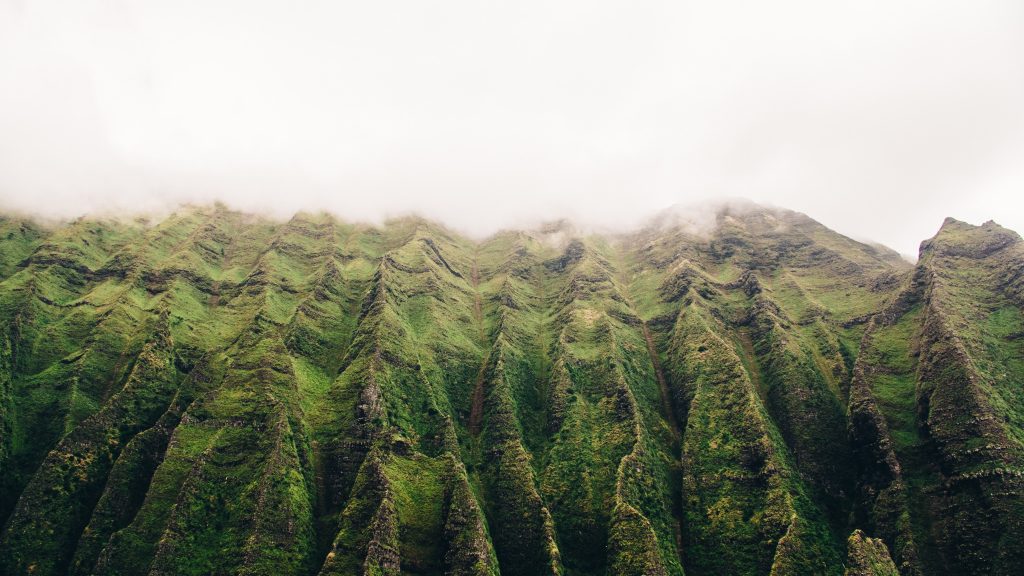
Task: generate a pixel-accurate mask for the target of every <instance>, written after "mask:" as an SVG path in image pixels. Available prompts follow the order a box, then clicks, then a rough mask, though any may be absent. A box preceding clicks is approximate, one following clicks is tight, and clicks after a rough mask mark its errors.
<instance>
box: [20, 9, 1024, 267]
mask: <svg viewBox="0 0 1024 576" xmlns="http://www.w3.org/2000/svg"><path fill="white" fill-rule="evenodd" d="M0 88H2V89H0V210H4V211H17V212H20V213H29V214H35V215H40V216H43V217H48V218H58V219H59V218H74V217H77V216H80V215H84V214H103V213H147V212H166V211H168V210H171V209H173V208H174V207H176V206H178V205H180V204H183V203H198V204H204V203H213V202H216V201H222V202H224V203H225V204H227V205H228V206H231V207H233V208H236V209H239V210H245V211H253V212H260V213H265V214H272V215H275V216H277V217H287V216H289V215H290V214H292V213H294V212H297V211H302V210H306V211H317V210H324V211H327V212H331V213H333V214H337V215H338V216H340V217H342V218H345V219H347V220H369V221H379V220H381V219H382V218H385V217H387V216H389V215H397V214H405V213H417V214H421V215H423V216H424V217H427V218H431V219H434V220H437V221H440V222H443V223H445V224H446V225H449V226H451V227H453V228H455V229H458V230H460V231H464V232H466V233H468V234H471V235H474V236H482V235H486V234H487V233H489V232H493V231H495V230H498V229H500V228H509V227H522V226H524V225H526V224H529V223H532V222H538V221H542V220H551V219H558V218H568V219H570V220H572V221H574V222H579V223H581V224H584V225H587V226H593V227H599V228H616V229H622V228H628V227H632V226H636V225H637V224H639V223H640V222H641V221H642V220H643V219H645V218H648V217H650V216H652V215H653V214H655V213H657V212H658V211H659V210H663V209H665V208H667V207H669V206H673V205H680V204H681V205H693V204H695V203H700V202H704V201H709V200H710V201H715V200H721V199H723V198H747V199H750V200H751V201H753V202H757V203H761V204H766V205H772V206H776V207H780V208H786V209H791V210H796V211H799V212H803V213H805V214H807V215H808V216H810V217H811V218H814V219H816V220H818V221H820V222H821V223H823V224H825V225H826V226H829V227H830V228H832V229H835V230H836V231H838V232H840V233H843V234H845V235H847V236H850V237H852V238H855V239H857V240H862V241H874V242H878V243H881V244H884V245H886V246H889V247H891V248H893V249H895V250H897V251H898V252H900V253H902V254H906V255H910V256H914V255H916V253H917V246H918V244H919V243H920V242H921V241H922V240H924V239H926V238H928V237H930V236H932V235H933V234H934V233H935V231H936V230H938V228H939V226H940V225H941V223H942V220H943V219H944V218H945V217H947V216H952V217H954V218H957V219H960V220H965V221H968V222H971V223H974V224H980V223H981V222H983V221H987V220H990V219H991V220H995V221H996V222H998V223H1000V224H1002V225H1004V226H1006V227H1008V228H1011V229H1013V230H1016V231H1018V232H1019V231H1024V199H1022V197H1024V194H1022V193H1024V163H1022V162H1020V159H1021V158H1024V106H1021V105H1020V102H1024V4H1021V3H1019V2H1013V1H982V2H974V3H970V4H963V3H959V2H952V1H938V2H935V1H933V2H924V1H912V2H900V3H896V4H893V3H885V2H874V1H872V2H862V3H857V4H855V5H843V6H838V5H832V4H828V5H826V4H822V3H816V2H809V1H787V2H779V3H772V5H766V4H762V3H753V2H721V3H713V4H706V5H698V4H696V3H692V2H679V3H676V2H649V3H639V4H638V3H624V2H608V1H597V2H581V1H575V0H574V1H571V2H564V3H558V4H555V5H552V4H549V3H541V2H522V3H515V4H505V3H496V2H495V3H480V2H469V1H468V0H458V1H452V2H446V3H444V4H438V5H426V4H422V3H416V2H412V1H407V0H390V1H387V2H383V3H374V4H372V5H364V4H358V3H344V2H343V3H333V2H330V3H329V2H313V3H309V4H303V5H301V6H294V5H292V4H290V3H285V2H281V1H277V0H262V1H255V2H239V1H215V2H204V3H192V2H185V3H174V4H166V3H160V2H145V1H142V2H134V3H120V2H113V1H83V2H75V3H61V2H56V1H49V0H40V1H35V2H18V1H12V0H0Z"/></svg>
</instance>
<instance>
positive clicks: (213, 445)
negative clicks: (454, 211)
mask: <svg viewBox="0 0 1024 576" xmlns="http://www.w3.org/2000/svg"><path fill="white" fill-rule="evenodd" d="M713 218H714V225H713V226H708V225H707V219H706V215H703V214H702V215H701V220H700V222H701V226H698V227H694V226H692V225H691V224H692V222H687V220H686V215H685V214H682V215H680V214H679V211H673V212H667V213H666V214H664V215H663V216H662V217H661V218H660V219H659V220H657V221H653V222H652V223H651V224H650V225H648V226H646V227H643V228H640V229H638V230H635V231H632V232H628V233H625V232H620V233H615V234H593V233H585V232H584V233H580V232H579V231H578V230H576V229H574V227H573V226H572V225H571V223H569V222H566V221H559V222H553V223H550V224H546V225H543V226H539V227H538V228H537V229H535V230H533V231H501V232H498V233H495V234H494V235H492V236H490V237H488V238H485V239H470V238H467V237H465V236H462V235H460V234H459V233H458V232H456V231H454V230H451V229H448V228H446V227H444V226H443V225H438V224H436V223H434V222H431V221H429V220H427V219H424V218H419V217H410V218H402V219H397V220H391V221H388V222H387V223H384V224H382V225H380V226H374V225H367V224H354V223H346V222H344V221H341V220H338V219H337V218H334V217H332V216H329V215H326V214H297V215H295V216H294V217H293V218H292V219H290V220H288V221H285V222H275V221H270V220H266V219H262V218H259V217H255V216H252V215H247V214H244V213H240V212H235V211H232V210H229V209H227V208H226V207H224V206H223V205H214V206H207V207H191V208H187V209H184V210H182V211H179V212H177V213H175V214H172V215H171V216H169V217H167V218H166V219H163V220H160V221H157V222H143V221H140V220H128V221H124V220H115V221H111V220H93V219H90V218H81V219H77V220H75V221H72V222H69V223H66V224H62V225H58V226H41V225H38V224H35V223H33V222H31V221H29V220H24V219H17V218H10V217H2V218H0V243H2V245H3V250H2V251H0V252H2V253H3V257H2V258H0V319H2V325H3V326H4V327H5V330H4V333H3V334H2V337H0V437H2V438H3V440H2V441H0V481H2V482H3V484H2V488H3V490H2V494H3V498H2V499H0V521H2V522H3V530H2V532H0V568H3V569H4V570H5V571H6V572H7V573H12V574H20V573H33V574H135V573H138V574H142V573H154V574H163V573H166V574H172V573H173V574H190V573H195V574H209V573H247V574H264V573H271V572H277V573H288V574H357V573H365V574H399V573H403V574H404V573H409V574H479V575H483V574H498V573H502V574H566V575H577V574H578V575H584V574H595V575H596V574H609V575H610V574H684V573H687V574H711V573H723V572H727V573H751V574H806V573H821V574H841V573H843V572H844V570H845V571H847V573H850V574H890V573H893V570H898V571H899V573H901V574H924V573H927V574H968V573H972V574H1010V573H1012V572H1013V570H1014V569H1015V566H1017V565H1019V562H1020V560H1022V559H1024V547H1022V546H1021V545H1020V542H1022V541H1024V539H1021V538H1020V536H1022V535H1024V500H1022V494H1024V462H1022V460H1024V449H1022V448H1024V384H1022V383H1024V351H1022V346H1021V339H1022V338H1024V336H1022V335H1024V316H1022V314H1021V311H1022V308H1024V244H1022V242H1021V239H1020V236H1019V235H1017V234H1016V233H1014V232H1012V231H1009V230H1006V229H1004V228H1001V227H999V226H998V225H996V224H995V223H992V222H988V223H985V224H983V225H981V226H972V225H969V224H966V223H962V222H959V221H956V220H954V219H950V218H947V219H946V221H945V222H944V223H943V225H942V227H941V229H940V230H939V232H938V233H937V234H936V236H935V237H934V238H933V239H931V240H926V241H924V242H922V246H921V254H920V257H919V260H918V262H917V263H916V264H913V263H909V262H906V261H905V260H903V259H902V257H900V256H899V255H898V254H897V253H896V252H894V251H891V250H888V249H884V248H879V247H877V246H873V245H869V244H865V243H861V242H857V241H854V240H851V239H849V238H846V237H844V236H842V235H840V234H837V233H835V232H833V231H831V230H829V229H828V228H826V227H824V226H822V225H821V224H819V223H817V222H815V221H814V220H812V219H811V218H809V217H807V216H806V215H803V214H800V213H796V212H790V211H786V210H781V209H774V208H762V207H758V206H756V205H743V206H732V205H724V206H720V207H717V208H716V211H715V212H714V214H713ZM983 519H984V520H983ZM968 526H969V527H971V528H970V529H967V528H966V527H968Z"/></svg>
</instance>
